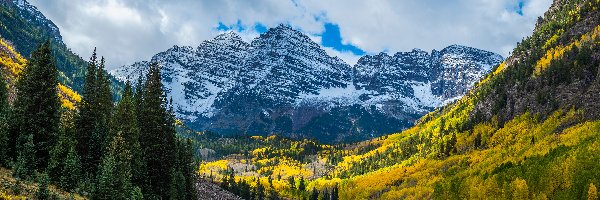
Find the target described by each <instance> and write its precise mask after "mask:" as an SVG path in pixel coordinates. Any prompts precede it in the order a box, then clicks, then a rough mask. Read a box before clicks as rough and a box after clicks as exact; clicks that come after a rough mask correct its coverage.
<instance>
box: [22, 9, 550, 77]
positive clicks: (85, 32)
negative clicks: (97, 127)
mask: <svg viewBox="0 0 600 200" xmlns="http://www.w3.org/2000/svg"><path fill="white" fill-rule="evenodd" d="M31 3H32V4H33V5H35V6H37V7H38V8H39V9H40V11H42V13H44V14H45V15H46V16H47V17H48V18H49V19H50V20H52V21H53V22H54V23H55V24H56V25H57V26H58V27H59V28H60V30H61V34H62V35H63V38H64V40H65V43H67V45H68V46H69V47H71V48H72V49H73V50H74V51H75V52H76V53H78V54H80V55H81V56H82V57H88V56H89V54H90V53H91V49H93V47H98V52H99V53H100V54H101V55H105V56H106V57H107V60H108V66H109V68H114V67H117V66H120V65H125V64H131V63H133V62H135V61H140V60H148V59H150V58H151V56H153V55H154V54H156V53H158V52H161V51H164V50H166V49H168V48H170V47H171V46H173V45H187V46H197V45H199V44H200V43H201V42H202V41H204V40H208V39H211V38H213V37H215V36H216V35H218V34H220V33H223V32H225V31H235V32H238V33H239V34H240V35H241V36H242V38H243V39H244V40H247V41H250V40H252V39H253V38H255V37H257V36H258V35H259V34H261V33H264V32H265V31H267V30H268V28H270V27H275V26H277V25H279V24H287V25H290V26H291V27H292V28H294V29H297V30H300V31H302V32H304V33H305V34H307V35H309V37H311V39H313V40H314V41H315V42H317V43H319V44H321V45H322V46H323V48H324V49H325V50H326V51H327V52H328V53H329V54H330V55H333V56H338V57H340V58H342V59H343V60H345V61H346V62H348V63H350V64H354V63H355V62H356V61H357V60H358V58H359V57H360V56H362V55H365V54H377V53H379V52H388V53H390V54H393V53H395V52H398V51H410V50H412V49H414V48H420V49H423V50H426V51H430V50H432V49H441V48H444V47H446V46H448V45H452V44H461V45H467V46H472V47H476V48H480V49H485V50H489V51H493V52H496V53H499V54H501V55H503V56H507V55H509V53H510V51H511V50H512V49H513V48H514V46H515V45H516V43H517V42H519V41H521V39H522V38H523V37H526V36H528V35H530V34H531V31H532V30H533V27H534V24H535V21H536V19H537V17H538V16H541V15H543V13H544V12H545V11H546V10H547V9H548V7H549V6H550V4H551V0H457V1H446V0H403V1H396V0H329V1H323V0H249V1H236V0H221V1H215V0H172V1H155V0H152V1H147V0H89V1H70V0H53V1H45V0H31ZM65 10H69V12H65Z"/></svg>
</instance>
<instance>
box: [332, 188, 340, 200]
mask: <svg viewBox="0 0 600 200" xmlns="http://www.w3.org/2000/svg"><path fill="white" fill-rule="evenodd" d="M338 199H340V194H339V187H338V185H337V184H336V185H335V186H334V187H333V190H331V200H338Z"/></svg>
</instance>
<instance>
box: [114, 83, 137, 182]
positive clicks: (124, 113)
mask: <svg viewBox="0 0 600 200" xmlns="http://www.w3.org/2000/svg"><path fill="white" fill-rule="evenodd" d="M121 97H122V98H121V101H120V102H119V103H118V104H117V106H116V108H115V110H114V114H113V117H112V121H111V130H110V132H111V133H112V134H118V133H121V135H122V136H123V137H124V140H125V144H126V147H127V149H128V150H129V152H130V153H131V157H132V158H131V163H130V164H131V175H132V178H131V181H132V183H133V184H134V185H136V186H139V187H142V186H143V183H144V172H143V171H144V170H143V169H144V168H143V165H144V162H143V159H144V158H143V156H142V147H141V145H140V128H139V126H138V121H137V114H136V105H135V99H134V96H133V88H132V87H131V84H130V83H129V82H127V83H126V84H125V89H124V90H123V93H122V94H121Z"/></svg>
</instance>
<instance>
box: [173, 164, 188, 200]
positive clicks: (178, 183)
mask: <svg viewBox="0 0 600 200" xmlns="http://www.w3.org/2000/svg"><path fill="white" fill-rule="evenodd" d="M171 177H172V180H171V189H170V194H169V197H170V199H172V200H179V199H188V198H187V194H186V191H185V189H186V188H185V186H184V184H185V177H183V174H182V173H181V171H176V170H173V173H172V174H171Z"/></svg>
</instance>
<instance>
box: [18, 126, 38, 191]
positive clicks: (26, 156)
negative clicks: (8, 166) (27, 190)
mask: <svg viewBox="0 0 600 200" xmlns="http://www.w3.org/2000/svg"><path fill="white" fill-rule="evenodd" d="M21 137H25V138H26V139H21V140H23V141H25V144H23V145H22V147H21V148H20V149H21V150H20V151H19V155H18V157H17V161H16V162H15V165H14V167H13V176H14V177H15V178H18V179H25V180H31V178H32V177H33V175H34V173H35V167H36V158H35V146H34V144H33V135H32V134H26V135H21Z"/></svg>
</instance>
